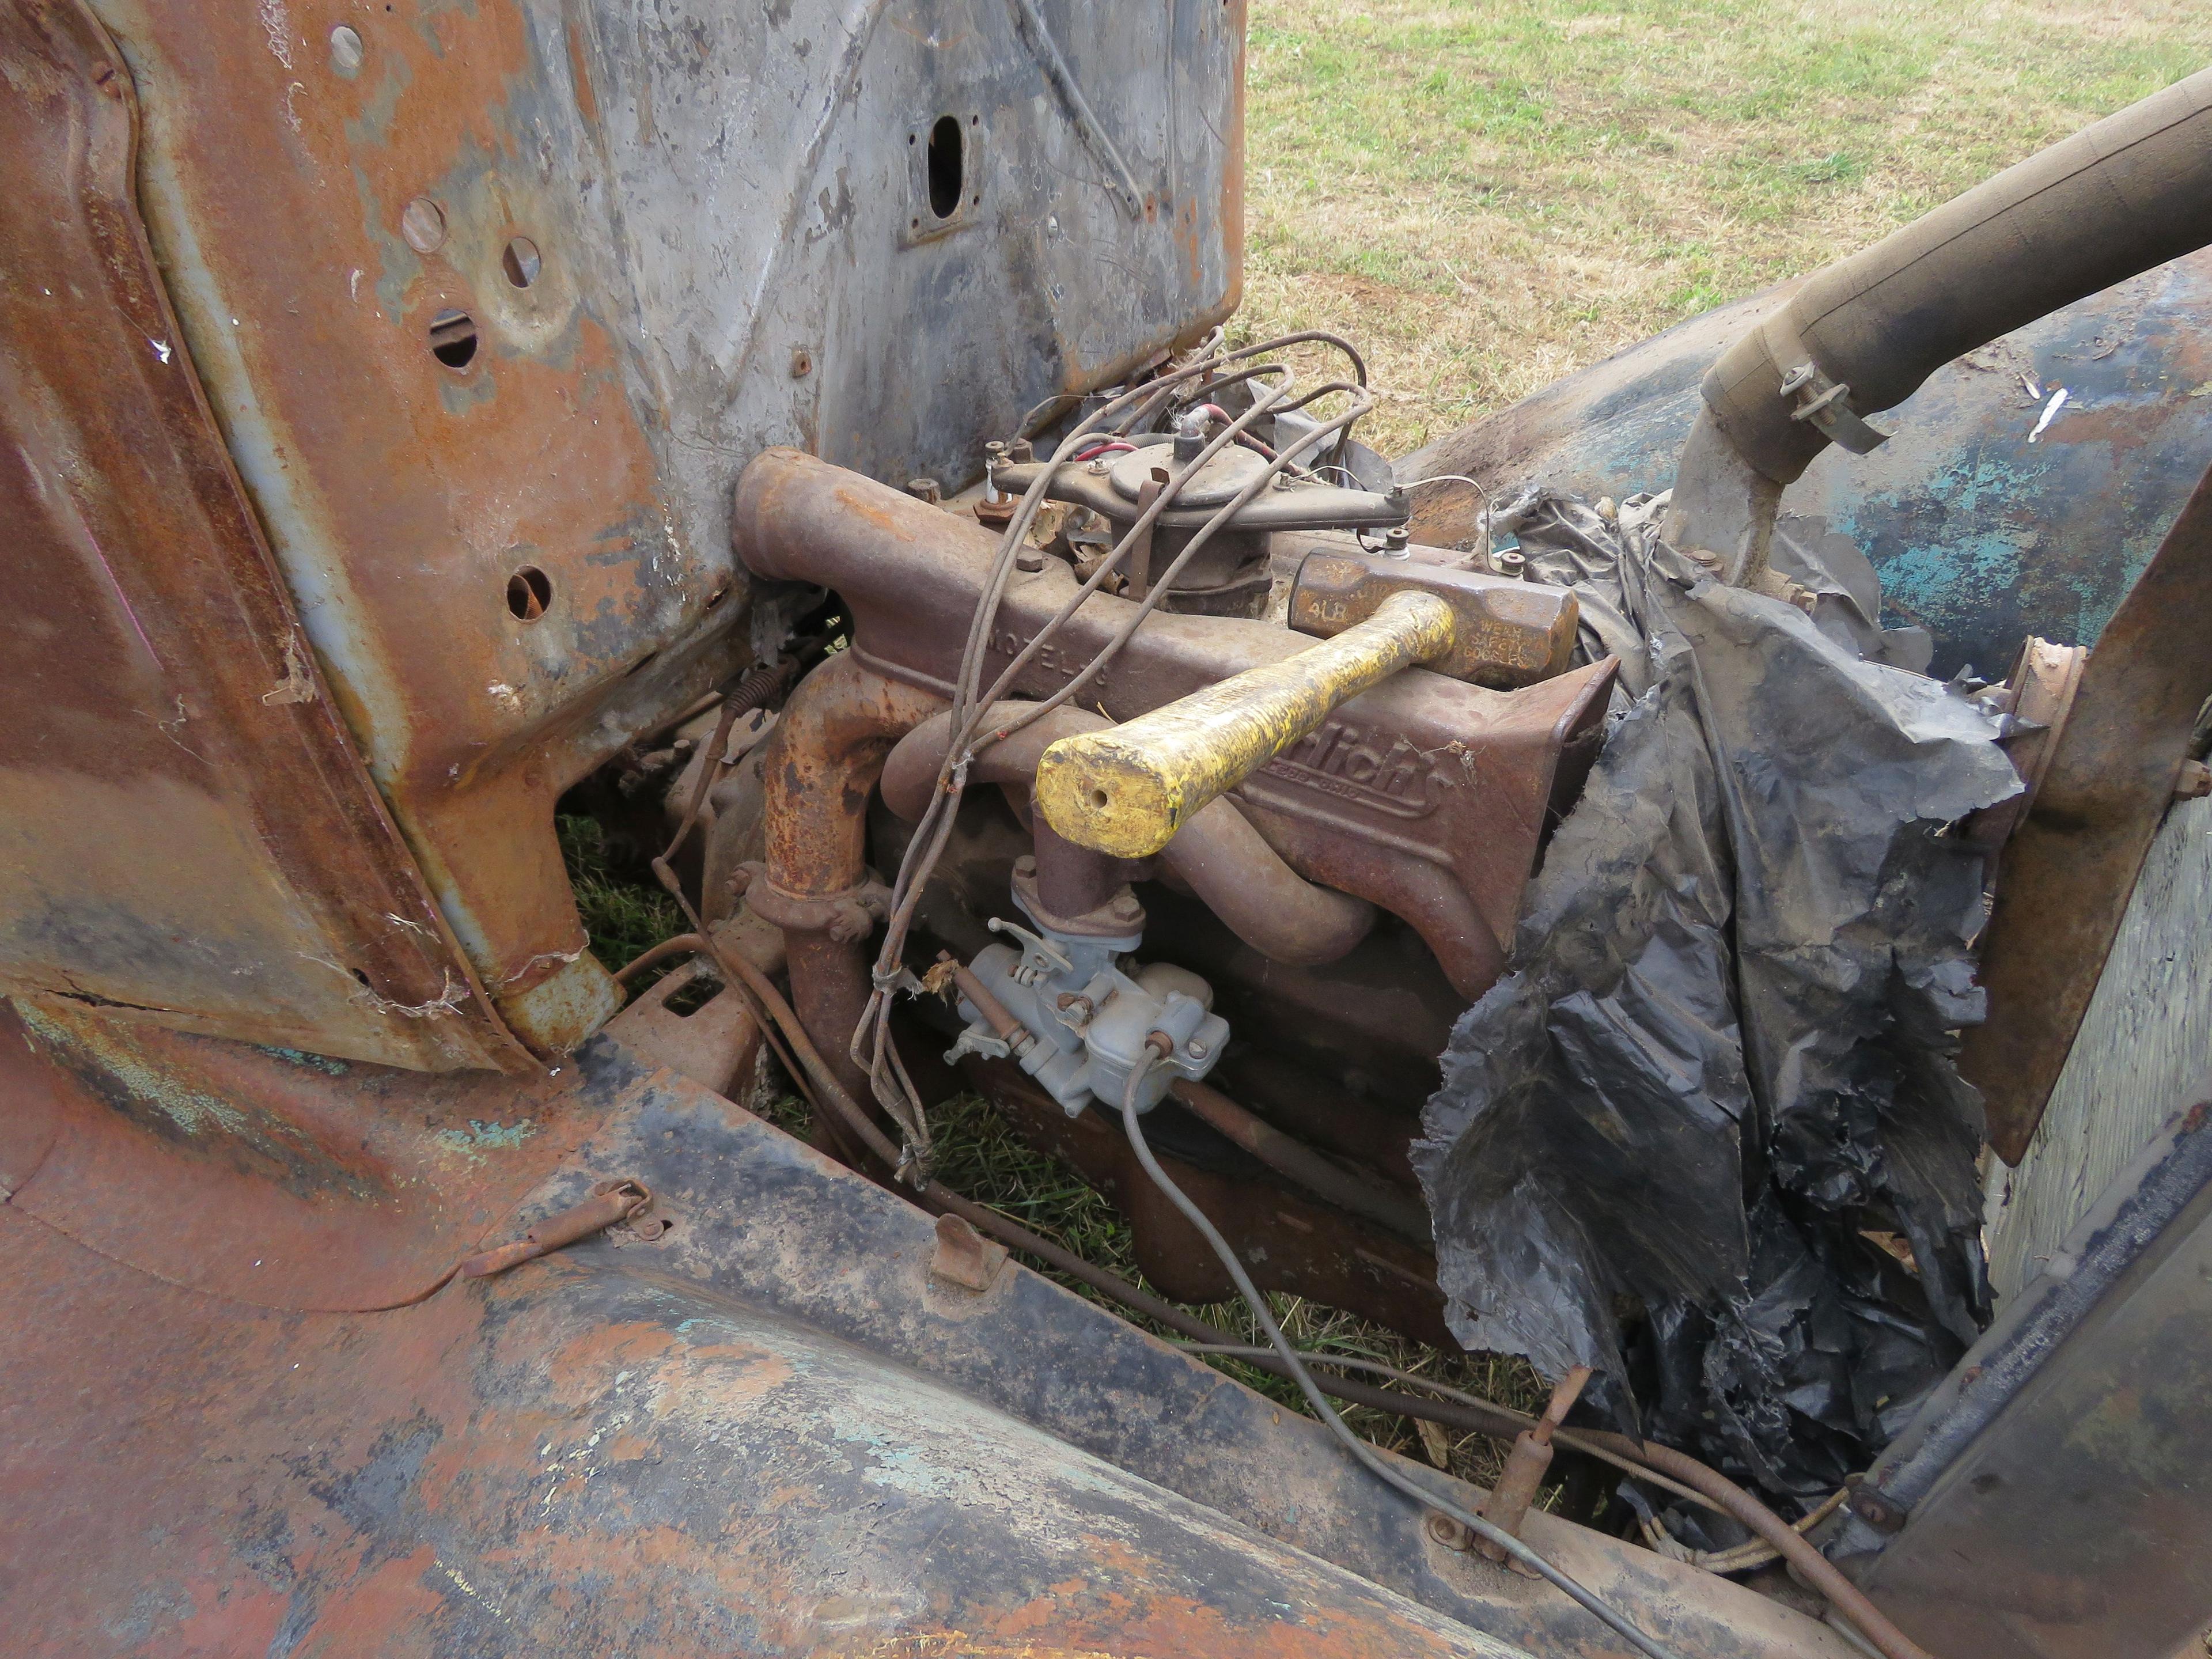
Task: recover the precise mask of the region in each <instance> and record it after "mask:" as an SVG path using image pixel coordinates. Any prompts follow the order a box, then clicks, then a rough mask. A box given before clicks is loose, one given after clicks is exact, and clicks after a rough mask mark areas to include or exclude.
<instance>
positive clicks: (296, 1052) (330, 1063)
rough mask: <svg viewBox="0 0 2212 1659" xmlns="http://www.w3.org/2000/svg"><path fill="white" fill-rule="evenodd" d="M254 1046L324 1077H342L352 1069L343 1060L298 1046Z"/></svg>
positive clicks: (258, 1044)
mask: <svg viewBox="0 0 2212 1659" xmlns="http://www.w3.org/2000/svg"><path fill="white" fill-rule="evenodd" d="M254 1046H255V1047H256V1048H260V1050H261V1052H262V1053H263V1054H271V1055H274V1056H275V1057H276V1059H278V1060H289V1061H290V1062H291V1063H292V1064H293V1065H295V1066H307V1068H308V1069H309V1070H310V1071H316V1072H320V1073H323V1075H324V1076H325V1077H343V1076H344V1075H345V1074H346V1073H348V1072H349V1071H351V1070H352V1069H353V1067H351V1066H349V1065H347V1064H346V1063H345V1061H343V1060H332V1059H331V1057H330V1056H329V1055H328V1054H307V1053H304V1052H302V1051H301V1050H300V1049H298V1048H268V1047H266V1046H265V1045H263V1044H260V1043H256V1044H255V1045H254Z"/></svg>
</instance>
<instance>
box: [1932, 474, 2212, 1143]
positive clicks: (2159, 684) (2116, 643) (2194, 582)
mask: <svg viewBox="0 0 2212 1659" xmlns="http://www.w3.org/2000/svg"><path fill="white" fill-rule="evenodd" d="M2208 699H2212V473H2208V474H2207V475H2205V477H2204V480H2203V482H2202V483H2199V484H2198V486H2197V491H2196V493H2195V494H2194V495H2191V497H2190V499H2189V501H2188V503H2187V505H2186V506H2185V507H2183V508H2182V510H2181V514H2180V516H2179V518H2178V519H2176V520H2174V524H2173V527H2172V530H2170V531H2169V532H2167V533H2166V540H2165V541H2164V543H2162V544H2160V548H2159V550H2158V552H2157V554H2156V556H2154V557H2153V559H2152V560H2151V562H2150V565H2149V568H2147V569H2146V570H2145V571H2144V572H2143V574H2142V577H2141V578H2140V579H2139V580H2137V581H2136V586H2135V587H2134V588H2133V589H2132V590H2131V591H2130V592H2129V594H2128V597H2127V598H2126V599H2125V600H2124V601H2123V602H2122V604H2121V605H2120V608H2119V610H2118V611H2117V612H2116V613H2115V614H2114V615H2113V617H2112V622H2111V623H2110V624H2108V625H2107V626H2106V629H2105V633H2104V636H2103V638H2102V640H2101V641H2100V643H2099V645H2098V647H2097V648H2096V649H2095V650H2094V651H2093V652H2091V653H2090V654H2089V660H2088V663H2087V665H2086V666H2085V667H2084V668H2083V669H2082V670H2081V685H2080V689H2079V690H2077V691H2076V692H2075V695H2074V699H2073V702H2072V705H2071V708H2069V711H2068V713H2067V714H2066V717H2065V722H2064V724H2063V726H2060V727H2059V728H2058V731H2057V736H2056V738H2054V739H2053V747H2052V749H2051V753H2050V754H2049V755H2048V756H2047V757H2045V761H2044V767H2043V775H2042V781H2041V786H2040V787H2039V788H2038V790H2037V791H2036V794H2035V799H2034V802H2033V805H2030V806H2029V808H2028V811H2027V817H2026V818H2025V819H2024V820H2023V821H2022V822H2021V824H2020V826H2019V827H2018V828H2017V829H2015V830H2014V831H2013V835H2012V839H2011V840H2010V842H2008V843H2007V845H2006V847H2005V851H2004V861H2003V863H2002V866H1999V869H1998V873H1997V886H1996V902H1995V904H1994V906H1993V907H1992V908H1991V910H1990V924H1989V927H1988V930H1987V932H1986V933H1985V934H1984V938H1983V941H1982V947H1981V954H1982V971H1981V981H1982V983H1983V984H1984V986H1985V987H1988V990H1989V995H1990V1013H1989V1018H1988V1019H1987V1020H1985V1021H1984V1023H1982V1024H1979V1025H1974V1026H1970V1027H1968V1028H1967V1030H1966V1035H1965V1039H1964V1044H1963V1047H1962V1048H1961V1049H1960V1055H1959V1070H1960V1073H1962V1074H1963V1075H1964V1076H1965V1077H1966V1080H1967V1081H1968V1082H1970V1083H1972V1084H1973V1085H1975V1086H1976V1087H1977V1088H1978V1089H1980V1090H1981V1091H1982V1096H1983V1099H1984V1103H1985V1105H1986V1107H1987V1109H1988V1114H1989V1139H1990V1146H1992V1147H1993V1148H1995V1150H1996V1153H1997V1156H1998V1157H2000V1158H2003V1159H2004V1160H2005V1162H2006V1163H2008V1164H2018V1163H2019V1162H2020V1160H2021V1157H2022V1156H2023V1155H2024V1154H2025V1153H2026V1152H2027V1146H2028V1142H2029V1140H2030V1139H2031V1138H2033V1135H2034V1133H2035V1126H2036V1125H2037V1124H2038V1123H2039V1122H2040V1121H2042V1118H2043V1108H2044V1104H2045V1102H2046V1101H2048V1100H2049V1099H2050V1097H2051V1085H2053V1084H2055V1083H2056V1082H2057V1080H2058V1073H2059V1070H2060V1068H2061V1067H2063V1066H2064V1065H2065V1063H2066V1055H2067V1053H2068V1051H2069V1049H2070V1048H2072V1047H2073V1045H2074V1036H2075V1032H2076V1031H2078V1030H2080V1029H2081V1016H2082V1015H2083V1014H2084V1013H2085V1012H2087V1009H2088V1006H2089V999H2090V997H2091V996H2092V995H2093V994H2094V993H2095V991H2096V988H2097V978H2098V975H2099V974H2100V971H2101V970H2102V969H2103V968H2104V965H2105V958H2106V955H2107V953H2108V952H2110V951H2111V950H2112V936H2113V935H2114V934H2115V933H2118V931H2119V927H2120V919H2121V917H2122V916H2124V915H2125V914H2126V912H2127V906H2128V895H2129V894H2130V893H2131V892H2132V891H2133V890H2135V884H2136V875H2137V874H2138V873H2139V872H2141V871H2142V862H2143V857H2144V855H2145V854H2147V853H2148V852H2149V851H2150V844H2151V838H2152V837H2153V836H2155V835H2156V834H2157V833H2158V826H2159V823H2160V820H2161V819H2163V818H2164V817H2165V816H2166V809H2167V808H2168V807H2169V806H2171V805H2172V804H2173V792H2174V786H2175V783H2176V782H2177V781H2178V780H2179V776H2180V774H2181V769H2182V765H2183V763H2185V761H2186V760H2187V759H2188V758H2189V745H2190V742H2191V737H2192V734H2193V731H2194V728H2195V726H2196V723H2197V716H2198V714H2199V712H2200V711H2201V710H2202V709H2203V708H2204V706H2205V704H2206V702H2207V700H2208Z"/></svg>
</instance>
